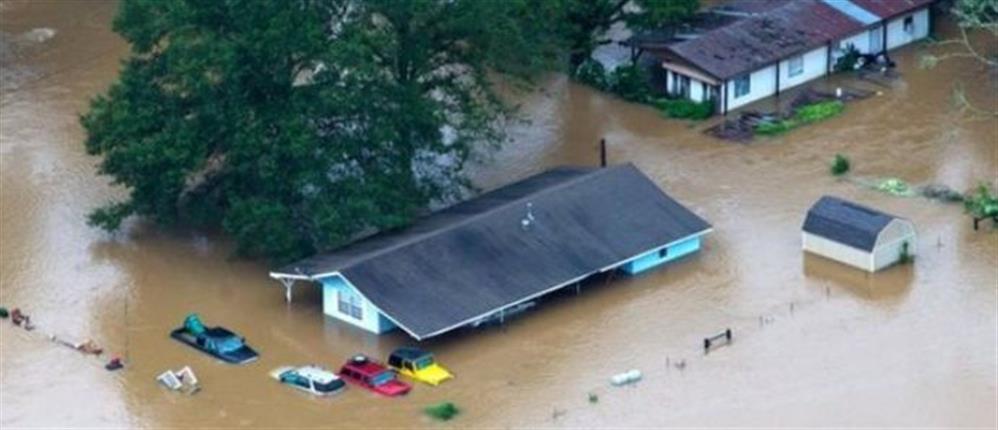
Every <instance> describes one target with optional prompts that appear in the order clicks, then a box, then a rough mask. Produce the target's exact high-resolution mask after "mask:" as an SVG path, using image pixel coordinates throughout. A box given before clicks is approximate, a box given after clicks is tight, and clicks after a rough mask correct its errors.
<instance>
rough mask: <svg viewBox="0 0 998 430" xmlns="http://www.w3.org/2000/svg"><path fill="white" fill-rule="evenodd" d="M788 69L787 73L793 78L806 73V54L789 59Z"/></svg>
mask: <svg viewBox="0 0 998 430" xmlns="http://www.w3.org/2000/svg"><path fill="white" fill-rule="evenodd" d="M787 69H788V70H787V72H788V73H787V74H788V75H789V76H790V77H791V78H792V77H794V76H797V75H799V74H801V73H804V56H803V55H801V56H799V57H794V58H791V59H790V60H789V61H787Z"/></svg>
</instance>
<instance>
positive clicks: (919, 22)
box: [887, 8, 929, 49]
mask: <svg viewBox="0 0 998 430" xmlns="http://www.w3.org/2000/svg"><path fill="white" fill-rule="evenodd" d="M908 16H912V17H914V24H915V28H914V29H912V32H911V33H908V32H905V31H904V19H905V18H906V17H908ZM928 36H929V9H928V8H924V9H921V10H918V11H915V12H913V13H911V14H908V15H902V16H899V17H897V18H894V19H892V20H890V21H889V22H888V23H887V49H894V48H897V47H899V46H903V45H907V44H909V43H911V42H914V41H916V40H919V39H924V38H926V37H928Z"/></svg>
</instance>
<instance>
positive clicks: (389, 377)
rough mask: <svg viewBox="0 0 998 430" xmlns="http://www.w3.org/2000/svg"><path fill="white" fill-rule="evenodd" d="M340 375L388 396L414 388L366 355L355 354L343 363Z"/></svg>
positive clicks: (400, 393)
mask: <svg viewBox="0 0 998 430" xmlns="http://www.w3.org/2000/svg"><path fill="white" fill-rule="evenodd" d="M340 377H341V378H343V379H345V380H346V381H347V382H350V383H352V384H357V385H360V386H361V387H364V388H367V389H368V390H371V391H374V392H375V393H378V394H383V395H386V396H401V395H403V394H406V393H408V392H409V390H410V389H412V387H411V386H410V385H409V384H406V383H405V382H402V381H399V380H398V378H397V377H396V375H395V372H394V371H392V370H391V369H389V368H387V367H385V366H384V365H382V364H381V363H378V362H376V361H374V360H371V359H370V358H368V357H367V356H364V355H357V356H354V357H353V358H351V359H350V360H349V361H347V362H346V363H345V364H343V367H342V368H341V369H340Z"/></svg>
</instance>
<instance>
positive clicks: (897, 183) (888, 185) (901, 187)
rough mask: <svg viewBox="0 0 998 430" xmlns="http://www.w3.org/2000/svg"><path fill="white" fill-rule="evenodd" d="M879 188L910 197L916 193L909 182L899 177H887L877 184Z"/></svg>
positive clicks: (896, 194) (889, 192)
mask: <svg viewBox="0 0 998 430" xmlns="http://www.w3.org/2000/svg"><path fill="white" fill-rule="evenodd" d="M877 190H879V191H883V192H885V193H887V194H892V195H895V196H901V197H908V196H911V195H913V194H914V192H912V190H911V187H910V186H908V183H907V182H905V181H902V180H900V179H897V178H887V179H884V180H883V181H880V183H879V184H877Z"/></svg>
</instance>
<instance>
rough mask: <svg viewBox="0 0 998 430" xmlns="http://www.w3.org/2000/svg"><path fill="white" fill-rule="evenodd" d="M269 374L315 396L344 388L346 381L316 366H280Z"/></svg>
mask: <svg viewBox="0 0 998 430" xmlns="http://www.w3.org/2000/svg"><path fill="white" fill-rule="evenodd" d="M270 376H272V377H273V378H274V379H276V380H278V381H280V382H281V383H282V384H287V385H290V386H292V387H295V388H297V389H299V390H302V391H305V392H308V393H311V394H315V395H317V396H330V395H333V394H336V393H339V392H340V391H343V389H344V388H346V383H344V382H343V380H342V379H340V377H339V376H337V375H336V374H335V373H333V372H330V371H328V370H326V369H323V368H321V367H318V366H302V367H291V366H285V367H280V368H277V369H274V370H273V371H272V372H270Z"/></svg>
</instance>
